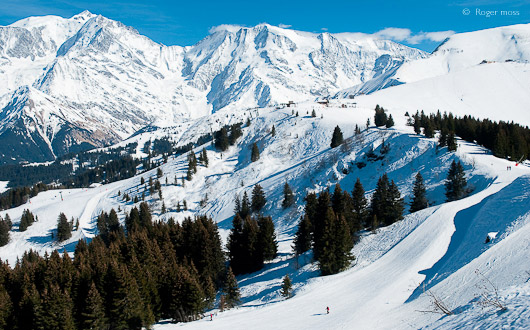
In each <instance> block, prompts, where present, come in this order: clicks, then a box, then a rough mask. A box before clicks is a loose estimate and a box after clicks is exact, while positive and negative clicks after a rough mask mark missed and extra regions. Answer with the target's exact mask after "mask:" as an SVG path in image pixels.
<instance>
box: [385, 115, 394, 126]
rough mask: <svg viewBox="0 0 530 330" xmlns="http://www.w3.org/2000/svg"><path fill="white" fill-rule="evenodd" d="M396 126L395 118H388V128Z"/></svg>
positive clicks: (390, 116)
mask: <svg viewBox="0 0 530 330" xmlns="http://www.w3.org/2000/svg"><path fill="white" fill-rule="evenodd" d="M392 126H394V118H392V115H389V116H388V120H387V121H386V128H390V127H392Z"/></svg>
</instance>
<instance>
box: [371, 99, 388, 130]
mask: <svg viewBox="0 0 530 330" xmlns="http://www.w3.org/2000/svg"><path fill="white" fill-rule="evenodd" d="M387 121H388V118H387V116H386V113H385V109H383V108H382V107H379V104H378V105H376V106H375V117H374V123H375V126H377V127H379V126H385V125H386V122H387Z"/></svg>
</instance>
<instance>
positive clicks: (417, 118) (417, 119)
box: [413, 112, 421, 134]
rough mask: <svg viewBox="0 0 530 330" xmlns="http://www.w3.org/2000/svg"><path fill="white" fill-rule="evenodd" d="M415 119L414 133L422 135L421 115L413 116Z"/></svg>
mask: <svg viewBox="0 0 530 330" xmlns="http://www.w3.org/2000/svg"><path fill="white" fill-rule="evenodd" d="M413 118H414V124H413V126H414V133H416V134H421V121H420V115H419V113H418V112H416V114H415V115H414V116H413Z"/></svg>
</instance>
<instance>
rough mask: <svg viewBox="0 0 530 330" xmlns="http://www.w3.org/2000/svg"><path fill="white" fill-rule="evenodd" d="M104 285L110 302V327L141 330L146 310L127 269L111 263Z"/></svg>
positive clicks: (123, 329) (136, 285)
mask: <svg viewBox="0 0 530 330" xmlns="http://www.w3.org/2000/svg"><path fill="white" fill-rule="evenodd" d="M106 284H107V286H108V288H107V289H106V291H107V295H108V299H109V302H110V308H109V321H110V327H111V328H112V329H118V330H127V329H141V328H142V326H143V325H144V324H143V323H144V322H143V319H144V315H145V314H144V313H145V312H147V309H145V308H144V304H143V301H142V299H141V297H140V293H139V291H138V284H137V282H136V280H135V279H134V278H133V277H132V276H131V273H130V272H129V271H128V270H127V267H126V266H125V265H123V266H120V265H118V263H117V262H116V261H112V262H111V266H110V268H109V271H108V273H107V280H106Z"/></svg>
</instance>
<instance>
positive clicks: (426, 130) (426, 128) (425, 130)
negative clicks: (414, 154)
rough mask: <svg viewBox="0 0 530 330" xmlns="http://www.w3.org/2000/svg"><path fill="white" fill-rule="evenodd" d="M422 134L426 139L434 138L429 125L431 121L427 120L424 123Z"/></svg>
mask: <svg viewBox="0 0 530 330" xmlns="http://www.w3.org/2000/svg"><path fill="white" fill-rule="evenodd" d="M423 134H424V135H425V137H426V138H429V139H430V138H432V137H434V130H433V127H432V125H431V121H430V120H429V119H427V120H426V121H425V126H424V128H423Z"/></svg>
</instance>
